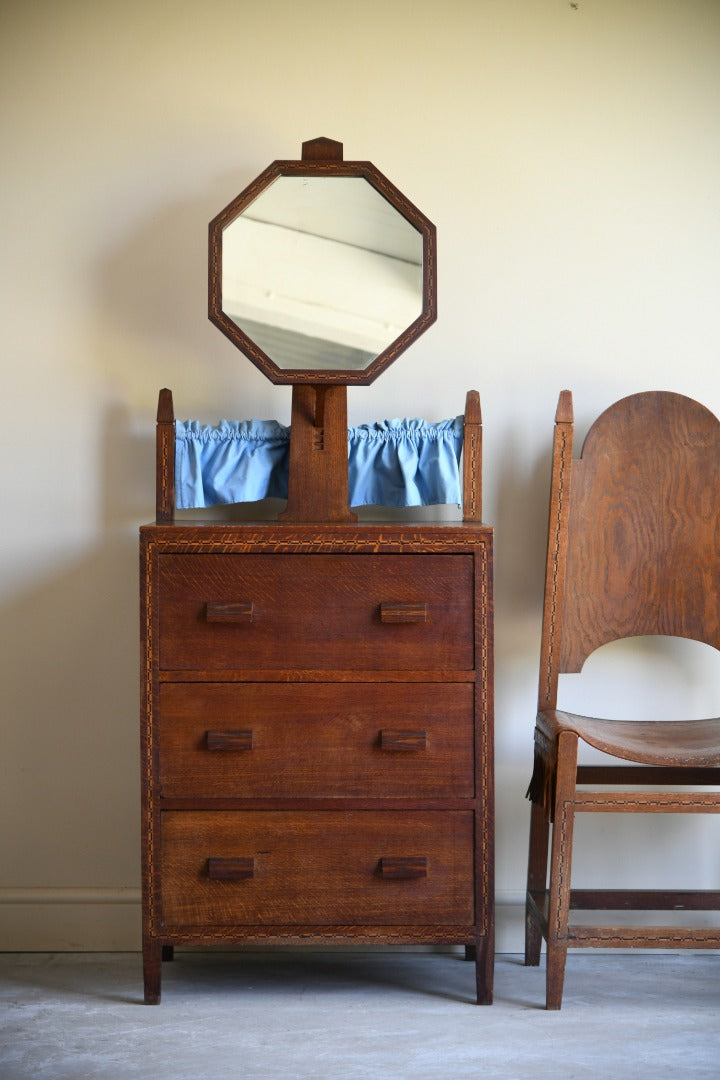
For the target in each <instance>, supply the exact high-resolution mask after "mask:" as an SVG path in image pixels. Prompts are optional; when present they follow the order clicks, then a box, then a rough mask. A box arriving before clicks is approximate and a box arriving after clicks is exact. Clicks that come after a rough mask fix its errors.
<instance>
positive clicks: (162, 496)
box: [155, 388, 175, 523]
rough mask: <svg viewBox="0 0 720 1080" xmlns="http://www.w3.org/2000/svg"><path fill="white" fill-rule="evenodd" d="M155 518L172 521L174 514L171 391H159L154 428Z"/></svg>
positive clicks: (158, 520)
mask: <svg viewBox="0 0 720 1080" xmlns="http://www.w3.org/2000/svg"><path fill="white" fill-rule="evenodd" d="M155 491H156V497H155V520H156V521H157V522H158V523H160V522H165V521H172V520H173V518H174V516H175V413H174V411H173V398H172V393H171V391H170V390H168V389H167V388H166V389H164V390H161V391H160V394H159V396H158V407H157V426H156V429H155Z"/></svg>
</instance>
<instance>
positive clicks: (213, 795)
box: [141, 523, 493, 1004]
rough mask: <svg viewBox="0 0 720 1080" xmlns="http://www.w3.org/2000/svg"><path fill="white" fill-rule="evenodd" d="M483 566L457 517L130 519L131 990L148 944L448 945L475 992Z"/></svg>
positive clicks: (486, 712) (486, 976)
mask: <svg viewBox="0 0 720 1080" xmlns="http://www.w3.org/2000/svg"><path fill="white" fill-rule="evenodd" d="M247 563H249V564H250V568H249V569H248V567H247V566H245V565H244V564H247ZM261 563H262V564H263V565H262V566H261ZM218 567H219V568H220V569H219V570H218V569H217V568H218ZM258 567H261V570H262V572H260V571H259V570H258ZM178 568H180V569H179V570H178ZM318 568H320V569H319V570H318ZM366 568H369V569H366ZM386 568H387V569H386ZM491 570H492V532H491V530H490V529H489V528H487V527H486V526H482V525H479V524H476V523H457V524H453V525H417V524H411V523H403V524H397V525H395V524H390V525H387V524H382V525H371V524H368V525H366V524H363V525H353V524H351V523H348V524H345V525H340V524H339V525H332V526H319V525H310V524H293V525H290V524H283V523H276V524H272V523H271V524H268V525H260V524H250V525H248V526H245V525H242V526H232V525H226V524H213V523H193V524H185V523H173V524H161V525H156V526H147V527H144V528H143V529H142V530H141V582H142V611H141V627H142V631H143V687H144V693H143V728H142V730H143V791H144V800H143V822H144V842H143V942H144V944H143V953H144V958H145V974H146V1000H148V1001H157V1000H159V995H160V977H161V976H160V957H161V950H162V947H163V946H172V945H178V944H190V943H195V944H212V943H216V944H223V943H224V944H233V943H235V944H238V943H243V942H245V943H260V942H266V943H270V942H288V943H290V942H306V943H311V942H316V943H317V942H338V943H340V942H344V943H353V942H354V943H373V942H374V943H377V944H381V943H397V944H400V943H407V944H410V943H416V944H417V943H427V944H431V943H437V944H440V943H451V942H455V943H458V944H464V945H467V946H472V947H473V949H474V950H475V951H474V955H475V957H476V969H475V970H476V983H477V993H478V1001H479V1002H481V1003H487V1004H489V1003H490V1002H491V1001H492V956H493V949H492V941H493V855H492V853H493V828H492V802H493V783H492V723H491V719H492V698H493V694H492V636H491V627H492V576H491ZM198 581H200V582H201V584H202V589H200V590H199V589H198V587H197V582H198ZM228 582H230V584H231V585H232V586H233V587H234V586H236V585H237V586H238V588H240V587H242V586H245V585H248V584H250V585H253V586H254V585H255V584H257V585H258V587H259V590H260V597H261V600H260V601H258V602H256V601H255V598H254V597H249V596H248V594H247V593H245V592H244V591H243V592H242V594H239V593H238V592H237V591H235V589H234V588H233V592H232V595H230V596H229V595H228V594H227V591H226V589H227V585H228ZM385 585H391V586H392V587H393V589H392V591H391V592H389V593H388V592H387V591H386V589H385ZM208 587H210V592H208ZM368 597H369V598H370V601H371V603H370V602H369V599H368ZM288 598H290V599H291V600H292V601H293V602H292V603H288ZM268 600H269V601H270V609H271V611H272V625H273V630H272V634H269V633H268V634H267V635H266V641H265V643H264V644H261V645H260V647H259V648H258V649H257V650H256V652H255V653H253V652H252V650H251V651H250V652H248V650H247V649H246V648H238V643H237V636H238V635H239V636H245V635H246V634H247V633H248V632H249V633H250V634H252V633H253V632H254V631H257V629H258V626H259V627H260V630H261V634H262V627H263V623H262V620H263V619H264V618H267V611H268V607H267V606H266V605H267V602H268ZM208 603H209V604H211V605H213V604H217V605H226V604H239V605H246V604H249V603H252V604H253V607H252V622H251V623H250V622H247V621H246V620H245V618H242V619H241V620H240V622H239V624H233V623H225V622H217V623H215V622H210V623H209V622H208V620H207V611H208V609H207V604H208ZM382 603H388V604H390V605H404V604H410V605H417V604H418V603H420V604H423V605H425V604H427V609H426V611H427V621H425V622H420V623H409V624H402V623H400V624H393V623H389V624H383V623H382V621H381V604H382ZM168 609H169V610H168ZM189 610H190V611H191V612H192V617H191V618H190V619H189V620H188V618H187V616H188V611H189ZM228 610H230V612H231V613H232V612H233V610H236V611H239V612H240V614H241V615H242V614H243V613H244V612H246V611H248V610H249V608H248V607H244V606H241V607H239V608H238V609H233V608H230V609H227V608H225V607H223V606H221V607H219V608H218V607H216V608H211V612H215V613H217V612H218V611H219V612H220V613H224V612H226V611H228ZM398 610H401V611H402V610H403V609H402V607H401V608H399V609H398ZM308 612H309V613H310V615H309V619H310V621H309V622H307V621H305V623H304V627H303V629H302V631H300V630H298V627H297V624H298V622H299V621H302V620H307V619H308ZM338 612H339V613H340V614H338ZM368 623H369V624H370V630H369V631H368ZM374 634H376V635H377V637H378V642H377V643H375V641H373V640H372V639H373V635H374ZM423 634H424V635H425V644H424V645H423V644H422V643H420V642H418V641H417V640H416V637H415V636H416V635H423ZM188 635H189V636H190V637H192V638H193V642H192V644H193V648H190V647H189V646H188V644H187V641H184V640H183V639H185V638H187V636H188ZM211 635H212V636H216V637H215V638H214V640H216V641H217V642H218V643H219V644H217V645H216V646H215V645H213V644H202V641H203V637H204V636H211ZM226 635H227V637H226ZM368 637H369V638H370V639H371V643H370V645H368V644H367V641H366V639H367V638H368ZM316 638H317V641H319V642H320V643H321V644H320V646H319V645H318V643H317V641H316V640H315V639H316ZM168 639H169V645H168V646H166V641H168ZM309 639H310V644H308V640H309ZM428 639H429V640H428ZM197 641H199V642H200V645H199V646H198V647H197V648H194V645H195V644H196V642H197ZM223 642H224V643H223ZM383 642H384V644H382V643H383ZM167 647H169V648H170V650H171V651H170V654H169V655H168V653H167V651H166V648H167ZM178 661H179V662H180V663H181V664H183V665H187V666H175V665H176V663H177V662H178ZM165 663H168V664H169V665H170V666H167V667H164V666H162V665H163V664H165ZM303 664H307V666H305V667H303V666H302V665H303ZM215 665H217V666H215ZM404 665H407V666H404ZM208 738H209V739H210V743H212V745H214V746H215V747H216V748H215V749H212V750H211V749H209V748H208ZM268 740H269V741H268ZM383 743H384V744H385V747H384V748H383ZM231 747H235V748H234V749H231ZM261 759H262V760H261ZM202 822H209V823H210V824H209V825H207V826H205V825H202V824H201V823H202ZM273 823H274V824H273ZM328 823H329V824H328ZM250 825H252V827H250ZM248 829H249V831H248ZM205 839H207V841H208V844H207V845H205V844H204V840H205ZM239 840H243V841H245V840H246V841H247V843H248V844H249V845H250V846H249V847H247V846H245V844H243V846H242V849H240V848H239V847H238V846H237V843H238V841H239ZM200 841H203V842H202V843H201V842H200ZM251 841H252V843H251ZM267 852H274V853H276V854H275V855H274V856H273V857H272V858H271V859H270V862H271V863H272V864H273V867H274V872H275V871H277V870H278V868H279V867H281V868H282V873H281V874H280V876H279V877H278V876H277V875H276V876H273V875H271V876H270V877H268V876H267V866H268V864H267V859H268V856H267ZM211 859H212V860H227V859H229V860H251V859H252V860H253V862H252V870H253V876H252V878H250V877H243V875H244V874H246V873H247V871H248V867H249V866H250V865H251V864H250V863H249V862H243V861H241V862H236V863H234V864H233V863H223V862H213V863H209V862H208V860H211ZM263 860H265V862H263ZM382 860H386V861H385V862H384V863H383V862H382ZM418 860H419V861H418ZM422 860H424V861H422ZM210 866H212V867H213V868H214V870H213V874H214V875H215V878H217V876H218V875H222V874H223V873H224V870H225V869H227V873H228V876H232V874H233V872H235V873H237V875H238V876H240V877H241V880H236V881H227V880H223V881H219V880H217V879H215V880H214V879H213V878H211V877H210V874H209V867H210ZM383 866H384V867H385V876H389V875H392V874H395V875H396V876H397V875H399V876H400V880H395V879H391V880H383ZM233 867H235V870H233ZM348 874H349V881H350V884H349V885H348V883H347V880H346V879H347V875H348ZM408 874H410V876H407V875H408ZM403 875H405V876H403ZM413 875H416V876H413ZM343 882H344V884H343ZM246 886H250V890H251V891H250V896H251V897H252V896H259V895H262V901H261V902H258V903H256V902H255V901H252V902H248V899H247V889H246ZM244 889H245V890H246V892H245V894H243V890H244ZM208 890H209V891H208ZM216 890H220V892H219V893H216ZM222 890H225V892H223V891H222ZM378 890H379V891H378ZM395 890H397V891H399V895H398V894H397V893H396V892H394V891H395ZM393 896H394V897H395V898H394V899H392V897H393ZM253 905H254V906H253ZM323 905H324V906H323Z"/></svg>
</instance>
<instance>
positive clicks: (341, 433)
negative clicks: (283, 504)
mask: <svg viewBox="0 0 720 1080" xmlns="http://www.w3.org/2000/svg"><path fill="white" fill-rule="evenodd" d="M280 520H281V521H298V522H301V521H306V522H308V521H318V522H336V523H337V522H352V521H357V514H354V513H353V512H352V510H351V509H350V505H349V496H348V433H347V386H327V385H319V386H308V385H296V386H293V390H292V419H291V424H290V473H289V476H288V503H287V508H286V509H285V510H284V511H283V512H282V513H281V514H280Z"/></svg>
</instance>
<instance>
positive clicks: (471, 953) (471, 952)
mask: <svg viewBox="0 0 720 1080" xmlns="http://www.w3.org/2000/svg"><path fill="white" fill-rule="evenodd" d="M465 959H466V960H469V961H471V962H472V963H474V962H475V960H476V959H477V949H476V947H475V946H474V945H466V946H465Z"/></svg>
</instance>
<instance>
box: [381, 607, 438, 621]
mask: <svg viewBox="0 0 720 1080" xmlns="http://www.w3.org/2000/svg"><path fill="white" fill-rule="evenodd" d="M427 617H428V606H427V604H414V603H413V604H381V605H380V622H384V623H421V622H427Z"/></svg>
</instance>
